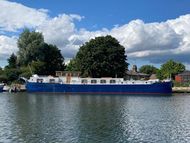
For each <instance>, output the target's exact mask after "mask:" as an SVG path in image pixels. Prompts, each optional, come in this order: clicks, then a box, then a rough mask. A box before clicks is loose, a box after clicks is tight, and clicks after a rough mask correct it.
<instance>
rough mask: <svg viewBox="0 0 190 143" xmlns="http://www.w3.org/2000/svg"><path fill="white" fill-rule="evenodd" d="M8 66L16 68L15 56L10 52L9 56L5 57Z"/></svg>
mask: <svg viewBox="0 0 190 143" xmlns="http://www.w3.org/2000/svg"><path fill="white" fill-rule="evenodd" d="M7 61H8V63H9V65H8V67H9V68H16V67H17V56H16V55H15V54H14V53H12V54H11V56H10V57H9V58H8V59H7Z"/></svg>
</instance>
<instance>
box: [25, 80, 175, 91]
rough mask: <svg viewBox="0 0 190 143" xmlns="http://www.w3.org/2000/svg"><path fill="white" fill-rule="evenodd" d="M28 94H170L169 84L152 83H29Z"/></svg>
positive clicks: (27, 85)
mask: <svg viewBox="0 0 190 143" xmlns="http://www.w3.org/2000/svg"><path fill="white" fill-rule="evenodd" d="M26 88H27V91H28V92H63V93H93V94H96V93H97V94H111V93H113V94H114V93H117V94H145V93H147V94H150V93H151V94H152V93H155V94H164V93H171V92H172V88H171V82H163V83H154V84H150V85H148V84H147V85H144V84H140V85H125V84H123V85H121V84H108V85H100V84H93V85H92V84H86V85H85V84H51V83H31V82H28V83H27V84H26Z"/></svg>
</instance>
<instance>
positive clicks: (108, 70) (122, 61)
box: [74, 36, 128, 77]
mask: <svg viewBox="0 0 190 143" xmlns="http://www.w3.org/2000/svg"><path fill="white" fill-rule="evenodd" d="M74 61H75V62H76V65H77V67H76V68H77V69H78V70H79V71H81V74H82V76H91V77H115V76H117V77H123V76H124V74H125V70H126V69H127V66H128V64H127V63H126V55H125V48H124V47H123V46H122V45H120V44H119V42H118V41H117V40H116V39H115V38H113V37H111V36H105V37H103V36H102V37H96V38H95V39H92V40H90V41H89V42H87V43H85V44H84V45H83V46H81V47H80V49H79V51H78V53H77V55H76V58H75V60H74Z"/></svg>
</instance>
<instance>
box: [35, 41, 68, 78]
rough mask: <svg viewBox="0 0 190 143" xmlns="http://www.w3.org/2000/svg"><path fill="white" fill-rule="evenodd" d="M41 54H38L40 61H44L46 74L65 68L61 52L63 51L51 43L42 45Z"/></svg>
mask: <svg viewBox="0 0 190 143" xmlns="http://www.w3.org/2000/svg"><path fill="white" fill-rule="evenodd" d="M39 51H40V53H43V54H41V55H40V56H38V61H41V62H43V63H44V68H45V69H44V72H43V74H44V75H49V74H51V75H54V74H55V71H58V70H64V69H65V64H64V57H63V56H62V54H61V51H60V50H59V49H58V48H57V47H56V46H55V45H51V44H46V43H44V44H43V46H42V47H40V48H39Z"/></svg>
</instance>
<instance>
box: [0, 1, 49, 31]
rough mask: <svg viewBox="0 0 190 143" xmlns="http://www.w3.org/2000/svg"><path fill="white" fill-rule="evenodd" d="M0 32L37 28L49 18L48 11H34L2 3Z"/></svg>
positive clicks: (16, 4)
mask: <svg viewBox="0 0 190 143" xmlns="http://www.w3.org/2000/svg"><path fill="white" fill-rule="evenodd" d="M0 9H1V12H0V30H2V31H14V32H15V31H16V30H18V29H20V28H23V27H30V28H33V27H36V26H39V25H40V24H42V23H43V22H44V21H45V20H46V19H47V18H48V15H47V10H45V9H34V8H29V7H26V6H24V5H22V4H19V3H15V2H9V1H6V0H1V1H0Z"/></svg>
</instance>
